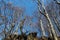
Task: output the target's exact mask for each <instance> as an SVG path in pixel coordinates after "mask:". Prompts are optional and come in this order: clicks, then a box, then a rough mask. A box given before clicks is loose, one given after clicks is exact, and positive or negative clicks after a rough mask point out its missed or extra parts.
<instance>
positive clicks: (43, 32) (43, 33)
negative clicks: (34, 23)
mask: <svg viewBox="0 0 60 40" xmlns="http://www.w3.org/2000/svg"><path fill="white" fill-rule="evenodd" d="M40 24H41V30H42V36H45V30H44V27H43V23H42V20H40Z"/></svg>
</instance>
